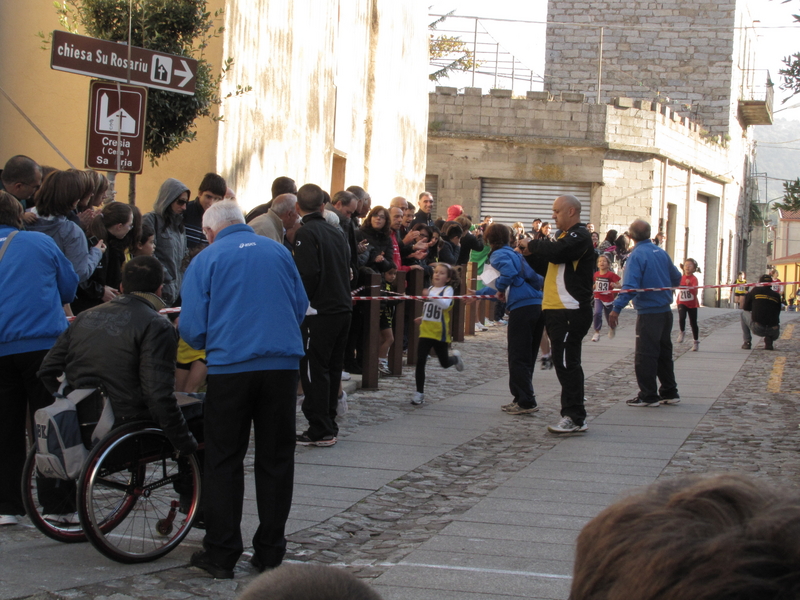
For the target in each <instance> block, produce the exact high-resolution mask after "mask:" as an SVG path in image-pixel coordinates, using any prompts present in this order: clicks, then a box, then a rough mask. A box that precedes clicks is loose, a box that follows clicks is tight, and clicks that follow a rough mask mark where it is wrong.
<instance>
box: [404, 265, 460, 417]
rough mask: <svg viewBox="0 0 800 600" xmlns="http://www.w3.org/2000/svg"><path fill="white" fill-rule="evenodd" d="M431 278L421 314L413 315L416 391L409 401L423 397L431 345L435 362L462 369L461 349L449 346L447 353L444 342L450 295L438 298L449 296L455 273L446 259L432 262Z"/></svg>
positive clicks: (447, 334) (447, 337)
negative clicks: (416, 330)
mask: <svg viewBox="0 0 800 600" xmlns="http://www.w3.org/2000/svg"><path fill="white" fill-rule="evenodd" d="M432 266H433V275H432V276H431V282H432V283H433V287H430V288H428V289H426V290H423V291H422V295H423V296H427V297H429V298H430V299H429V300H426V301H425V304H424V306H423V307H422V316H421V317H419V318H418V319H415V321H416V322H417V323H419V324H420V326H419V345H418V347H417V371H416V380H417V381H416V383H417V391H416V392H414V397H413V398H412V400H411V404H414V405H420V404H422V403H423V402H424V401H425V394H424V391H425V363H426V362H427V361H428V354H429V353H430V350H431V348H433V349H434V351H435V352H436V356H438V357H439V364H441V365H442V367H443V368H445V369H447V368H449V367H452V366H454V365H455V367H456V370H457V371H463V370H464V363H463V362H462V361H461V353H460V352H459V351H458V350H453V355H452V356H450V355H449V354H448V352H447V346H448V344H449V343H450V341H451V339H452V338H451V336H450V313H451V312H452V310H453V299H452V298H441V297H439V296H453V295H454V293H453V287H452V286H451V285H450V284H451V283H452V281H453V279H454V276H455V270H454V269H453V268H452V267H451V266H450V265H448V264H447V263H434V264H433V265H432Z"/></svg>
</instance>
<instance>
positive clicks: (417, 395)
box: [411, 392, 425, 406]
mask: <svg viewBox="0 0 800 600" xmlns="http://www.w3.org/2000/svg"><path fill="white" fill-rule="evenodd" d="M424 402H425V394H423V393H422V392H414V397H413V398H411V404H413V405H414V406H419V405H420V404H422V403H424Z"/></svg>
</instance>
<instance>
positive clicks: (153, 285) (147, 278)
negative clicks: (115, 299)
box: [122, 256, 164, 294]
mask: <svg viewBox="0 0 800 600" xmlns="http://www.w3.org/2000/svg"><path fill="white" fill-rule="evenodd" d="M162 283H164V267H162V266H161V263H160V262H158V259H156V258H154V257H152V256H135V257H134V258H132V259H130V260H129V261H128V262H126V263H125V266H124V267H122V289H123V290H124V292H125V293H126V294H130V293H131V292H150V293H153V292H155V291H156V290H157V289H158V288H159V286H161V284H162Z"/></svg>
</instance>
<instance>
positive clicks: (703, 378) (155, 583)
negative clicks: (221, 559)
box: [0, 309, 800, 600]
mask: <svg viewBox="0 0 800 600" xmlns="http://www.w3.org/2000/svg"><path fill="white" fill-rule="evenodd" d="M634 318H635V315H634V314H633V312H632V311H624V312H623V320H622V324H621V326H620V328H619V330H618V334H617V336H616V338H615V339H613V340H609V339H608V338H607V337H605V336H604V337H602V338H601V340H600V341H599V342H597V343H592V342H590V341H588V339H589V338H588V336H587V342H586V343H585V344H584V346H583V348H584V359H583V362H584V370H585V376H586V396H587V399H588V400H587V409H588V412H589V415H590V417H589V418H590V421H589V431H588V432H587V433H585V434H580V435H574V436H565V437H561V436H555V435H552V434H549V433H547V432H546V430H545V427H546V425H547V424H549V423H555V422H556V421H557V420H558V418H559V416H558V409H559V402H558V393H559V389H560V388H559V386H558V382H557V380H556V377H555V372H554V371H552V370H551V371H544V372H539V371H537V372H536V374H535V376H534V385H535V388H536V392H537V400H538V402H539V405H540V406H541V410H540V412H538V413H536V414H535V415H527V416H518V417H514V416H510V415H507V414H505V413H503V412H502V411H500V410H499V407H500V405H501V404H504V403H507V402H508V401H509V393H508V383H507V372H506V370H505V367H504V365H505V356H504V348H505V344H504V331H491V332H488V333H487V334H481V335H482V336H483V337H480V336H479V337H477V338H475V339H472V340H470V341H469V342H468V343H464V344H461V345H459V348H460V349H461V350H462V353H463V354H464V360H465V362H466V364H467V370H466V371H465V372H464V373H456V372H455V370H454V369H449V370H447V371H445V370H442V369H441V368H440V367H439V366H438V364H434V363H435V361H430V362H429V363H428V364H429V366H428V382H427V388H426V399H430V402H428V403H426V404H425V405H423V406H421V407H412V406H411V405H410V404H409V403H408V400H409V399H410V395H411V392H412V390H413V374H412V372H411V371H410V370H409V369H407V370H406V373H405V374H404V377H402V378H387V379H382V380H381V390H379V391H375V392H370V391H359V392H357V393H355V394H353V395H352V397H351V412H350V413H349V414H348V415H347V417H345V419H343V423H342V435H341V438H340V442H339V443H338V444H337V445H336V446H333V447H331V448H298V453H297V467H296V478H295V490H294V504H293V508H292V514H291V517H290V521H289V540H290V546H289V552H288V554H287V560H290V561H304V562H307V561H310V562H321V563H325V564H333V565H340V566H343V567H345V568H348V569H349V570H351V571H353V572H355V573H356V574H357V575H358V576H359V577H363V578H368V579H370V580H371V582H372V584H373V585H374V586H375V588H376V589H377V590H378V591H379V592H380V593H381V594H382V595H383V597H384V598H385V599H386V600H405V599H412V598H413V599H423V598H426V599H427V598H432V597H436V598H437V600H449V599H451V598H453V599H455V598H459V599H461V600H464V599H468V600H473V599H476V600H477V599H481V598H567V596H568V592H569V586H570V581H571V580H570V574H571V571H572V561H573V551H574V541H575V538H576V536H577V534H578V532H579V531H580V529H581V527H583V525H584V524H585V523H586V522H588V521H589V520H590V519H591V518H592V517H593V516H595V515H596V514H597V513H598V512H599V511H601V510H602V509H603V508H604V507H606V506H608V505H609V504H610V503H612V502H613V501H614V500H615V499H616V498H617V497H619V495H620V494H623V493H625V492H627V491H629V490H630V489H632V488H635V487H638V486H642V485H646V484H649V483H651V482H653V481H655V480H656V479H657V478H658V477H659V476H660V475H662V473H665V472H669V473H670V474H677V473H680V472H687V471H700V472H703V471H706V470H711V469H710V468H709V466H708V463H707V462H706V463H702V461H701V462H697V461H694V462H693V461H692V460H691V459H687V456H686V448H687V447H690V448H691V449H693V450H696V451H697V455H698V456H701V457H705V456H716V455H718V454H719V452H718V451H717V450H716V449H715V448H714V447H713V444H715V443H717V442H720V440H721V442H720V443H724V442H726V441H727V440H725V438H724V436H725V435H726V434H727V432H728V431H729V429H728V428H727V427H719V434H715V435H713V436H709V435H708V431H709V427H710V425H708V423H707V421H708V420H709V419H712V420H713V419H714V418H717V415H716V413H715V414H712V415H709V409H710V408H711V407H712V405H714V404H715V402H718V401H720V402H722V401H727V399H729V398H730V397H731V393H730V389H731V386H732V385H733V386H734V387H736V386H738V387H741V388H745V387H747V393H748V394H750V395H751V396H753V397H755V396H757V394H758V391H759V390H761V389H766V388H765V386H766V384H767V380H768V379H769V378H770V377H773V378H774V372H773V371H774V368H773V366H772V365H773V363H774V360H775V358H777V357H783V361H784V362H783V363H781V365H782V367H781V368H782V369H783V370H782V371H781V373H782V375H781V376H782V378H783V381H784V382H790V381H794V380H796V375H797V367H798V365H797V361H796V360H794V359H793V358H792V357H793V356H796V355H797V352H796V349H797V348H798V347H800V343H798V342H797V341H795V340H797V339H800V331H798V332H797V335H794V334H793V329H792V328H793V325H791V324H790V323H793V322H794V319H795V318H796V316H795V315H793V314H791V313H784V318H783V321H784V324H790V325H788V327H787V326H786V325H784V328H785V331H786V332H788V337H787V339H786V340H780V341H779V342H778V343H777V344H776V347H777V348H778V351H777V352H774V353H770V352H765V351H764V350H763V347H762V348H759V347H758V345H756V347H755V348H754V349H753V350H751V351H744V350H741V349H740V346H741V343H742V341H741V330H740V327H739V323H738V318H737V313H736V311H728V310H722V309H701V310H700V318H701V344H700V351H699V352H690V351H688V349H689V348H690V347H691V344H690V343H684V344H682V345H680V346H676V348H675V352H676V357H677V358H676V362H675V368H676V376H677V379H678V385H679V390H680V394H681V403H680V404H678V405H675V406H661V407H659V408H648V409H644V408H632V407H628V406H626V405H625V402H624V401H625V400H626V399H628V398H630V397H632V396H633V395H634V394H635V393H636V384H635V379H634V377H633V355H632V351H633V343H634V330H633V319H634ZM676 329H677V319H676ZM604 333H605V331H604ZM689 337H691V335H689ZM755 339H758V338H755ZM791 349H794V350H791ZM787 357H788V358H787ZM748 386H749V387H748ZM786 387H788V386H787V385H786V384H784V388H786ZM777 389H778V390H780V389H781V388H780V385H779V386H778V388H777ZM783 393H784V392H781V393H778V394H777V395H774V396H775V398H774V400H775V402H778V401H781V402H782V394H783ZM785 393H786V394H791V390H786V391H785ZM767 400H769V399H767ZM796 410H797V409H796V407H791V418H787V415H789V413H790V408H789V407H787V405H786V403H782V404H781V406H780V411H779V412H776V413H774V414H773V413H770V411H765V412H766V413H768V414H772V416H770V418H771V419H773V420H774V421H775V422H774V423H773V426H774V427H773V430H772V432H771V433H773V434H774V432H775V429H779V430H781V431H782V432H784V433H785V434H786V436H785V437H786V439H790V438H789V436H793V439H791V442H792V444H791V451H790V448H783V449H780V450H778V451H776V452H772V453H771V454H769V455H766V456H767V458H766V459H765V460H766V461H773V462H771V464H774V465H775V466H774V468H772V470H771V471H770V472H769V473H765V475H768V476H771V477H778V476H780V475H781V473H785V472H789V471H792V470H797V471H800V464H798V459H797V458H795V457H796V455H797V452H796V449H797V439H796V438H797V421H798V420H800V417H797V416H796V415H795V413H796ZM762 412H763V411H762ZM778 415H780V416H778ZM723 417H724V415H723ZM711 425H713V423H712V424H711ZM298 429H300V427H299V426H298ZM698 432H699V433H700V434H701V435H700V437H697V436H698ZM754 435H758V432H756V433H755V434H754ZM687 440H688V443H687ZM690 454H691V453H690ZM790 454H791V456H790ZM248 460H251V459H248ZM736 460H737V459H736V457H735V456H732V458H731V460H730V462H729V463H728V466H729V467H730V468H731V469H737V468H738V467H737V463H736ZM743 460H744V459H743ZM714 466H715V469H714V470H719V468H718V465H714ZM251 467H252V462H251V463H250V464H249V465H248V473H249V472H251ZM758 474H761V473H758ZM248 482H249V484H250V485H249V487H248V490H247V498H248V500H247V502H246V506H245V512H246V514H245V522H244V524H243V529H244V531H243V533H244V537H245V540H248V539H249V538H250V537H251V536H252V533H253V532H254V530H255V526H256V519H255V514H254V513H255V504H254V500H253V490H252V481H250V477H248ZM201 539H202V532H192V533H191V534H190V537H189V539H188V540H187V541H186V542H184V543H183V544H182V545H181V547H180V548H178V549H177V550H176V551H174V552H173V553H172V554H170V555H169V556H167V557H166V558H164V559H162V560H160V561H158V562H157V563H151V564H147V565H139V566H128V565H118V564H116V563H113V562H111V561H108V560H106V559H104V558H102V557H101V556H100V555H99V554H98V553H97V552H96V551H94V549H93V548H91V547H90V546H88V545H87V544H78V545H73V546H69V547H67V546H64V545H62V544H58V543H56V542H52V541H50V540H47V539H46V538H43V537H42V536H41V535H39V534H38V532H36V531H35V530H33V531H31V529H30V528H29V527H26V526H25V523H24V522H23V526H22V527H20V526H17V527H14V528H11V527H9V528H2V529H0V598H23V597H32V596H34V595H35V594H37V593H42V592H44V591H49V592H52V593H55V595H51V596H46V597H49V598H52V597H57V598H67V597H69V598H112V597H113V598H114V600H125V599H127V598H151V597H174V598H195V597H216V598H234V597H235V596H236V595H237V594H238V593H240V592H241V590H242V589H243V588H244V586H245V585H246V584H247V583H248V582H249V581H251V580H252V579H253V577H254V576H255V574H254V573H253V572H252V570H251V569H250V568H249V566H248V565H247V563H246V562H245V561H240V563H239V565H238V566H237V570H236V579H235V580H234V581H224V582H222V581H214V580H211V579H209V578H208V577H207V576H205V574H204V573H202V572H200V571H198V570H196V569H192V568H189V567H188V566H187V565H188V560H189V556H190V555H191V553H192V552H193V551H194V550H196V549H197V548H198V547H199V544H200V540H201ZM42 566H44V568H43V569H42V568H41V567H42ZM159 590H160V591H161V592H160V593H157V592H158V591H159ZM39 597H45V596H39Z"/></svg>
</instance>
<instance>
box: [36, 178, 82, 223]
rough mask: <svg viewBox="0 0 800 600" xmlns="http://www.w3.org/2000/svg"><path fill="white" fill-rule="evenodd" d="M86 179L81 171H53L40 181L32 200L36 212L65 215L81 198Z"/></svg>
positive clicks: (47, 214) (48, 215)
mask: <svg viewBox="0 0 800 600" xmlns="http://www.w3.org/2000/svg"><path fill="white" fill-rule="evenodd" d="M85 185H86V179H85V178H84V175H83V173H81V171H77V170H75V169H70V170H69V171H53V172H52V173H50V174H49V175H48V176H47V177H45V178H44V181H43V182H42V187H40V188H39V190H38V191H37V192H36V195H35V196H34V201H35V203H36V212H37V213H38V214H39V215H40V216H42V217H51V216H52V217H57V216H65V217H66V216H67V215H69V214H70V213H71V212H72V208H73V207H74V206H75V204H76V203H77V202H78V201H79V200H80V199H81V198H83V196H84V194H83V192H84V189H85V188H84V186H85Z"/></svg>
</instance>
